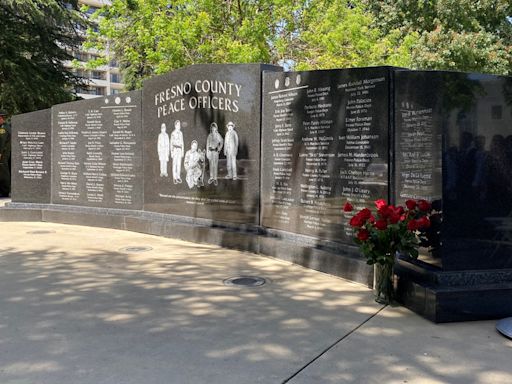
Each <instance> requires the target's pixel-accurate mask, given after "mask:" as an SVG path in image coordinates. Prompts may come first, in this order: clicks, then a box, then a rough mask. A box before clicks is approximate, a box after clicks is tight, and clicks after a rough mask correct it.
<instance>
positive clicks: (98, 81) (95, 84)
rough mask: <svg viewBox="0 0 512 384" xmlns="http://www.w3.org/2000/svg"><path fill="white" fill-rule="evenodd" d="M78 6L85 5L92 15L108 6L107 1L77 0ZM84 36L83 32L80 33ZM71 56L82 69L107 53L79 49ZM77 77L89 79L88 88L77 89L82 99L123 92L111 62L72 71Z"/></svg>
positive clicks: (115, 64) (118, 74)
mask: <svg viewBox="0 0 512 384" xmlns="http://www.w3.org/2000/svg"><path fill="white" fill-rule="evenodd" d="M78 3H79V4H80V5H87V6H88V7H89V10H88V11H87V13H88V14H93V13H94V12H95V11H96V10H98V9H99V8H101V7H103V6H105V5H109V4H110V1H108V0H79V1H78ZM82 32H83V33H84V36H85V31H82ZM73 56H74V57H75V59H76V60H78V62H79V63H80V64H82V65H81V66H82V67H83V65H85V63H87V62H88V61H91V60H95V59H97V58H98V57H100V56H107V57H108V52H99V51H97V50H94V49H87V50H86V49H81V50H80V51H78V52H73ZM66 65H67V66H68V68H72V67H73V65H72V63H71V62H68V63H66ZM73 72H75V73H76V74H77V75H79V76H82V77H85V78H87V79H89V86H88V87H82V88H79V89H77V95H78V96H80V97H82V98H84V99H91V98H93V97H99V96H107V95H115V94H117V93H121V92H124V84H123V80H122V77H121V72H120V71H119V67H118V64H117V63H116V62H115V61H114V60H111V61H110V62H109V63H108V65H103V66H101V67H97V68H95V69H76V68H74V69H73Z"/></svg>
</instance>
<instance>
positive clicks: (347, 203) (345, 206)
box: [343, 201, 354, 212]
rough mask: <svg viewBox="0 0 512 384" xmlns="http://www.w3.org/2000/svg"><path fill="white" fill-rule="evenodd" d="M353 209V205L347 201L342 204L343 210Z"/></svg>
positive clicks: (349, 210)
mask: <svg viewBox="0 0 512 384" xmlns="http://www.w3.org/2000/svg"><path fill="white" fill-rule="evenodd" d="M353 209H354V207H353V206H352V204H350V203H349V202H348V201H347V202H346V203H345V205H344V206H343V211H345V212H352V210H353Z"/></svg>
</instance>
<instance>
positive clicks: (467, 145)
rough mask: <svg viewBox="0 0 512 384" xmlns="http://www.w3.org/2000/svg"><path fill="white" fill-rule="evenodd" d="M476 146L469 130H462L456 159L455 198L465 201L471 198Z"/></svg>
mask: <svg viewBox="0 0 512 384" xmlns="http://www.w3.org/2000/svg"><path fill="white" fill-rule="evenodd" d="M475 154H476V147H475V145H474V140H473V135H472V134H471V133H470V132H462V134H461V136H460V147H459V153H458V161H457V173H458V177H457V180H458V181H457V187H458V188H457V198H458V199H462V200H465V201H470V200H473V198H474V196H473V188H472V184H473V180H474V178H475V168H476V162H475V161H476V159H475Z"/></svg>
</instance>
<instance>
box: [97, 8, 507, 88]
mask: <svg viewBox="0 0 512 384" xmlns="http://www.w3.org/2000/svg"><path fill="white" fill-rule="evenodd" d="M511 4H512V3H510V0H479V1H470V0H427V1H425V0H383V1H371V0H173V1H170V0H150V1H148V0H113V1H112V5H111V6H110V7H108V8H105V9H102V10H101V12H99V13H98V14H97V15H96V17H97V18H98V23H99V31H98V32H94V31H89V46H92V47H96V48H100V49H101V48H105V49H106V50H107V52H109V54H110V55H111V58H116V59H117V60H118V61H119V63H120V65H121V68H122V69H123V72H124V75H125V78H124V81H125V83H126V84H127V88H128V89H134V88H139V87H140V86H141V85H142V81H143V79H145V78H147V77H149V76H151V75H153V74H160V73H164V72H168V71H170V70H173V69H176V68H179V67H183V66H185V65H189V64H195V63H224V62H231V63H247V62H266V63H274V64H283V63H285V64H286V65H288V66H289V67H291V68H292V69H298V70H305V69H317V68H335V67H352V66H371V65H397V66H404V67H410V68H422V69H453V70H464V71H479V72H490V73H498V74H510V73H512V61H511V60H512V59H511V58H512V48H511V45H510V44H511V41H512V32H511V29H512V25H511V23H510V21H509V20H510V19H509V18H507V16H510V15H512V9H511V8H512V5H511ZM105 60H106V59H105Z"/></svg>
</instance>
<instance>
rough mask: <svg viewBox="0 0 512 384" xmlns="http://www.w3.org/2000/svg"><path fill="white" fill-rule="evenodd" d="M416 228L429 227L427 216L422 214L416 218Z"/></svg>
mask: <svg viewBox="0 0 512 384" xmlns="http://www.w3.org/2000/svg"><path fill="white" fill-rule="evenodd" d="M418 228H420V229H427V228H430V220H429V218H428V217H426V216H423V217H421V218H419V219H418Z"/></svg>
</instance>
